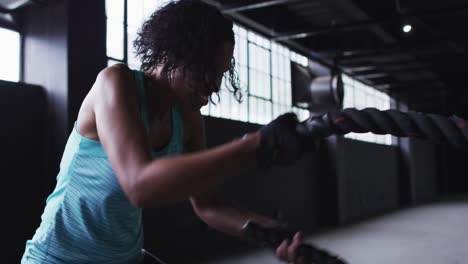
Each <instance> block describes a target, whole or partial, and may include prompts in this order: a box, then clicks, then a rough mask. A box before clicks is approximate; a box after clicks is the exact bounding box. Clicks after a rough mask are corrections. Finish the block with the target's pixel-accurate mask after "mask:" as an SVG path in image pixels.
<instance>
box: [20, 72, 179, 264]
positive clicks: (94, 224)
mask: <svg viewBox="0 0 468 264" xmlns="http://www.w3.org/2000/svg"><path fill="white" fill-rule="evenodd" d="M134 75H135V79H136V81H137V84H138V85H137V86H138V94H139V100H140V112H141V116H142V119H143V122H144V125H145V128H146V129H148V128H149V127H148V125H149V120H148V110H147V103H146V96H145V85H144V78H143V73H142V72H140V71H134ZM171 112H172V113H171V114H172V136H171V139H170V141H169V143H168V144H167V145H166V146H165V147H164V148H163V149H162V150H160V151H158V152H153V153H152V156H153V157H160V156H168V155H176V154H180V153H182V151H183V127H182V119H181V116H180V112H179V111H178V109H177V107H173V108H172V111H171ZM41 219H42V220H41V224H40V226H39V228H38V229H37V230H36V233H35V234H34V236H33V238H32V239H31V240H28V241H27V242H26V249H25V252H24V254H23V258H22V260H21V263H23V264H26V263H114V264H119V263H122V264H123V263H139V262H140V261H141V259H142V257H143V256H142V248H143V227H142V209H141V208H135V207H134V206H133V205H132V204H131V203H130V201H129V200H128V198H127V196H126V195H125V193H124V191H123V190H122V188H121V186H120V184H119V182H118V180H117V177H116V175H115V173H114V170H113V169H112V167H111V164H110V161H109V159H108V157H107V155H106V153H105V151H104V148H103V147H102V145H101V143H100V142H99V141H96V140H91V139H89V138H86V137H84V136H82V135H80V133H79V132H78V130H77V127H76V122H75V125H74V127H73V131H72V132H71V134H70V136H69V138H68V141H67V144H66V147H65V151H64V153H63V156H62V160H61V162H60V171H59V173H58V176H57V185H56V187H55V189H54V191H53V192H52V194H50V195H49V197H48V198H47V200H46V206H45V209H44V212H43V214H42V216H41Z"/></svg>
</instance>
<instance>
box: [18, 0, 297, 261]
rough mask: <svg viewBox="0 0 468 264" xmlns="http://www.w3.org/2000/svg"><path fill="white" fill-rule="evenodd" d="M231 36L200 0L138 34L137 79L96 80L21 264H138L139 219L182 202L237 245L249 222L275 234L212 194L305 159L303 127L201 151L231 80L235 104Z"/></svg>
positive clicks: (281, 127)
mask: <svg viewBox="0 0 468 264" xmlns="http://www.w3.org/2000/svg"><path fill="white" fill-rule="evenodd" d="M232 27H233V24H232V22H231V21H229V20H227V19H226V18H225V17H223V16H222V15H221V13H220V12H219V11H218V10H217V9H215V8H213V7H211V6H209V5H206V4H203V3H201V2H200V1H194V0H180V1H176V2H171V3H169V4H167V5H166V6H164V7H163V8H161V9H159V10H157V11H156V12H155V13H154V14H153V15H152V16H151V17H150V18H149V19H148V20H147V21H146V22H145V23H144V24H143V26H142V28H141V30H140V32H139V35H138V37H137V39H136V41H135V42H134V45H135V47H136V50H137V53H138V55H139V57H140V58H141V60H142V67H141V71H132V70H130V69H129V68H128V67H127V66H126V65H124V64H117V65H114V66H110V67H108V68H106V69H104V70H102V71H101V72H100V73H99V74H98V76H97V78H96V81H95V83H94V85H93V87H92V88H91V90H90V91H89V93H88V95H87V96H86V98H85V99H84V101H83V103H82V106H81V108H80V111H79V114H78V117H77V120H76V122H75V126H74V129H73V131H72V133H71V135H70V137H69V140H68V142H67V145H66V148H65V151H64V154H63V157H62V161H61V165H60V173H59V175H58V177H57V186H56V188H55V190H54V191H53V193H52V194H51V195H50V196H49V197H48V199H47V204H46V207H45V210H44V213H43V215H42V223H41V225H40V227H39V228H38V229H37V231H36V233H35V235H34V237H33V238H32V239H31V240H29V241H27V243H26V250H25V253H24V255H23V259H22V263H139V262H140V261H141V259H142V253H141V252H142V247H143V237H142V223H141V208H143V207H149V206H158V205H166V204H170V203H175V202H179V201H183V200H185V199H190V201H191V204H192V205H193V208H194V211H195V212H196V214H197V215H198V216H199V217H200V218H201V219H202V220H203V221H205V222H206V223H207V224H208V225H210V226H211V227H213V228H215V229H217V230H220V231H222V232H225V233H227V234H231V235H234V236H241V235H242V232H241V228H242V226H243V225H244V224H245V223H246V222H247V221H249V220H250V221H253V222H257V223H258V224H260V225H263V226H267V227H271V226H274V225H275V224H276V223H275V221H274V220H271V219H268V218H265V217H263V216H260V215H257V214H255V213H253V212H249V211H246V210H243V209H240V208H235V207H233V206H231V205H230V204H229V203H228V202H226V201H225V200H224V199H222V197H221V196H220V195H218V194H216V187H217V186H219V184H220V183H221V182H222V181H223V180H224V179H226V177H230V176H235V175H239V174H240V172H241V170H242V169H243V168H249V167H250V168H253V167H255V166H259V167H269V166H272V165H289V164H292V163H293V162H294V161H295V160H296V159H298V158H299V156H300V153H301V148H300V141H299V136H298V135H297V133H296V131H295V127H296V125H297V118H296V116H295V115H293V114H286V115H283V116H280V117H279V118H277V119H276V120H274V121H273V122H271V123H270V124H268V125H266V126H264V127H263V128H262V129H260V131H257V132H256V133H251V134H247V135H245V136H244V137H243V138H242V139H238V140H235V141H233V142H230V143H227V144H224V145H221V146H219V147H216V148H212V149H205V145H206V144H205V132H204V126H203V118H202V115H201V114H200V108H201V107H202V106H204V105H206V104H207V103H208V100H209V99H210V97H211V95H212V94H213V93H217V92H218V91H219V89H220V83H221V79H222V77H223V76H224V75H226V76H228V77H229V81H230V83H231V86H232V90H233V93H234V95H235V96H236V98H237V99H238V100H240V93H239V88H238V82H237V79H236V76H235V72H234V63H233V48H234V33H233V30H232ZM301 241H302V237H301V234H300V233H297V234H296V235H295V237H294V239H293V241H284V242H283V243H282V244H281V246H279V247H278V248H277V255H278V257H279V258H280V259H282V260H285V261H290V262H293V261H295V256H294V250H295V248H297V246H298V244H299V243H301Z"/></svg>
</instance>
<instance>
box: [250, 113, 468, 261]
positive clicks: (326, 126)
mask: <svg viewBox="0 0 468 264" xmlns="http://www.w3.org/2000/svg"><path fill="white" fill-rule="evenodd" d="M297 129H298V132H299V133H300V134H301V135H303V136H305V137H307V138H308V139H312V140H311V141H310V142H308V143H312V141H313V140H315V139H319V138H324V137H328V136H330V135H332V134H335V135H344V134H347V133H350V132H356V133H367V132H372V133H374V134H379V135H384V134H391V135H394V136H397V137H414V138H421V139H427V140H430V141H433V142H436V143H443V142H448V143H449V144H450V145H452V146H453V147H456V148H462V147H467V146H468V122H467V121H466V120H464V119H462V118H460V117H458V116H451V117H445V116H442V115H437V114H423V113H419V112H411V111H410V112H407V113H404V112H400V111H397V110H385V111H380V110H377V109H375V108H365V109H363V110H357V109H355V108H346V109H343V110H341V111H337V112H328V113H325V114H321V115H315V116H311V117H310V118H308V119H307V120H305V121H303V122H301V123H300V125H299V126H298V127H297ZM305 145H307V142H305ZM306 148H307V147H306ZM243 232H244V235H245V236H246V237H247V238H249V239H251V240H253V241H254V242H256V243H259V244H261V245H264V246H269V247H272V248H277V247H278V246H279V245H280V244H281V242H282V241H283V240H284V239H289V240H290V241H292V240H291V233H290V232H288V231H286V230H281V229H277V228H276V229H275V228H263V227H261V226H259V225H257V224H255V223H252V222H248V223H246V225H245V226H244V228H243ZM296 254H297V256H299V257H302V258H303V262H302V263H305V264H346V262H345V261H344V260H342V259H340V258H339V257H338V256H336V255H334V254H332V253H330V252H327V251H325V250H323V249H320V248H317V247H316V246H313V245H310V244H301V245H300V246H299V247H298V249H297V252H296Z"/></svg>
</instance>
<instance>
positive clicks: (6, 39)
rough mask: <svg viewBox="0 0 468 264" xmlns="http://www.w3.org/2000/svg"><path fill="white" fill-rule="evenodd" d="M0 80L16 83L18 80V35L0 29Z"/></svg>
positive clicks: (14, 32) (19, 48)
mask: <svg viewBox="0 0 468 264" xmlns="http://www.w3.org/2000/svg"><path fill="white" fill-rule="evenodd" d="M0 39H1V41H2V48H1V49H0V79H2V80H7V81H12V82H17V81H19V78H20V50H21V47H20V45H21V44H20V34H19V33H18V32H16V31H12V30H8V29H3V28H0Z"/></svg>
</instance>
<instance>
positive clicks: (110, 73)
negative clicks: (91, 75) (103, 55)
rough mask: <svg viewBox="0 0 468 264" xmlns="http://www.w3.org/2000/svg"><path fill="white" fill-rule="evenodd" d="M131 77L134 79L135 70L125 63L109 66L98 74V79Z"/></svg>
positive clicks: (123, 79) (122, 79)
mask: <svg viewBox="0 0 468 264" xmlns="http://www.w3.org/2000/svg"><path fill="white" fill-rule="evenodd" d="M129 79H133V71H132V70H131V69H130V68H129V67H128V65H127V64H124V63H117V64H114V65H111V66H108V67H106V68H104V69H102V70H101V71H100V72H99V74H98V76H97V81H127V80H129Z"/></svg>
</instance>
